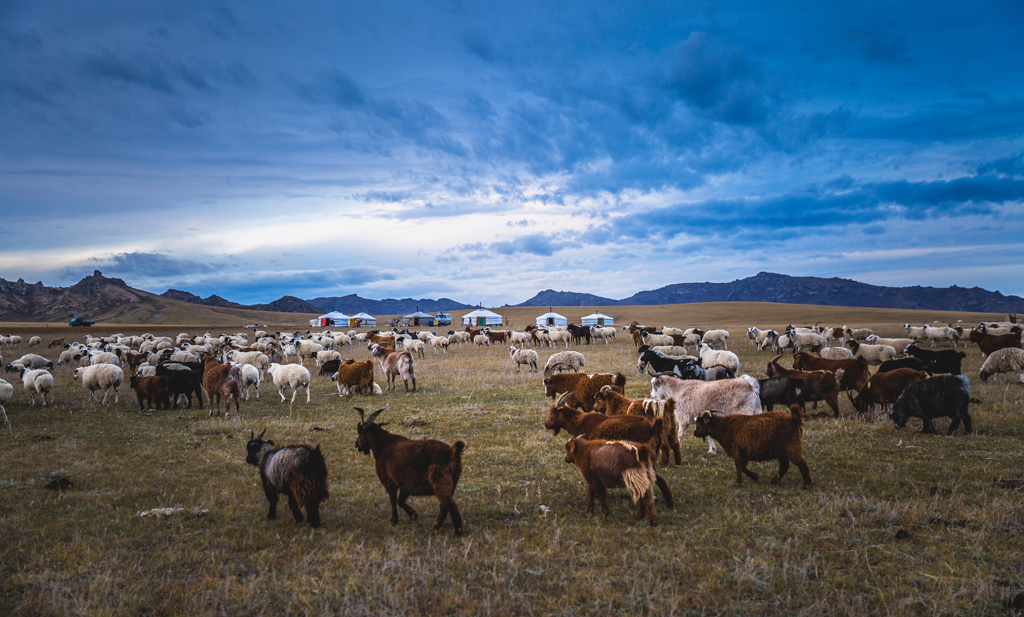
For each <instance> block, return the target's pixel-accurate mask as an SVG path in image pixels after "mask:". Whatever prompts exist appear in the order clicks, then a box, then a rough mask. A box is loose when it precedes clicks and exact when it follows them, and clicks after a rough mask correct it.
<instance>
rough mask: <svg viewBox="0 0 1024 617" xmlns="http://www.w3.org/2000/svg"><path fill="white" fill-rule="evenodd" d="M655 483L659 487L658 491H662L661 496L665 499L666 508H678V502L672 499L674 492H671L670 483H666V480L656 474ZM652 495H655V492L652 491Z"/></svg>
mask: <svg viewBox="0 0 1024 617" xmlns="http://www.w3.org/2000/svg"><path fill="white" fill-rule="evenodd" d="M654 482H655V483H656V484H657V485H658V490H660V491H661V496H662V497H664V498H665V506H666V507H669V508H674V507H675V506H676V502H675V500H674V499H672V491H670V490H669V488H668V482H665V478H662V477H661V474H659V473H657V472H655V473H654ZM651 493H652V494H653V491H651ZM652 499H653V497H652Z"/></svg>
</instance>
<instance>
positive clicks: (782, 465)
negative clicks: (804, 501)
mask: <svg viewBox="0 0 1024 617" xmlns="http://www.w3.org/2000/svg"><path fill="white" fill-rule="evenodd" d="M787 471H789V458H787V457H786V456H785V455H783V456H780V457H779V471H778V472H777V473H776V474H775V477H774V478H772V485H773V486H774V485H776V484H779V483H780V482H782V478H784V477H785V476H786V472H787Z"/></svg>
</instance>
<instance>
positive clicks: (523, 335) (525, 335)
mask: <svg viewBox="0 0 1024 617" xmlns="http://www.w3.org/2000/svg"><path fill="white" fill-rule="evenodd" d="M532 338H533V337H531V336H530V333H529V332H516V331H515V330H513V331H512V334H510V335H509V342H510V343H512V344H513V345H517V346H519V348H520V349H522V348H523V347H526V346H527V345H529V344H530V340H531V339H532Z"/></svg>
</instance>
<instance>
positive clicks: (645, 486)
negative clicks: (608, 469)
mask: <svg viewBox="0 0 1024 617" xmlns="http://www.w3.org/2000/svg"><path fill="white" fill-rule="evenodd" d="M654 482H655V478H654V467H652V466H650V465H649V464H643V463H641V464H640V465H638V466H636V467H631V468H629V469H624V470H622V483H623V484H625V485H626V490H628V491H629V498H630V499H632V500H633V503H636V502H637V501H640V498H641V497H643V496H644V495H645V494H646V493H647V491H649V490H652V489H651V485H653V484H654Z"/></svg>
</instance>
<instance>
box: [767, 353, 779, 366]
mask: <svg viewBox="0 0 1024 617" xmlns="http://www.w3.org/2000/svg"><path fill="white" fill-rule="evenodd" d="M781 357H782V354H779V355H777V356H775V357H774V358H772V361H771V362H769V363H768V364H778V363H779V358H781Z"/></svg>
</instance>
